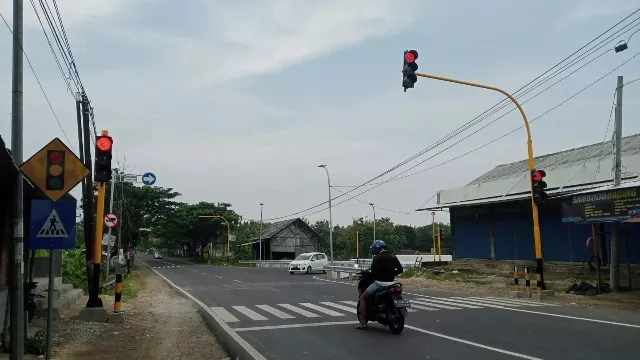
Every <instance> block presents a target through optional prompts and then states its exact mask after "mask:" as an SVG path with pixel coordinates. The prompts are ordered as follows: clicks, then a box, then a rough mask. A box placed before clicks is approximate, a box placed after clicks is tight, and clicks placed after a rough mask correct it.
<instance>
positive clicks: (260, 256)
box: [258, 203, 264, 261]
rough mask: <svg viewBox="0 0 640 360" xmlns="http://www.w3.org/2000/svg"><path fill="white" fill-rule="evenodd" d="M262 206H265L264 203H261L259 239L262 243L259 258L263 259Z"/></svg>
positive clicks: (260, 243)
mask: <svg viewBox="0 0 640 360" xmlns="http://www.w3.org/2000/svg"><path fill="white" fill-rule="evenodd" d="M262 206H264V204H263V203H260V239H258V240H259V245H260V255H258V260H261V261H262Z"/></svg>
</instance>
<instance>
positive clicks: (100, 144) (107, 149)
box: [93, 134, 113, 182]
mask: <svg viewBox="0 0 640 360" xmlns="http://www.w3.org/2000/svg"><path fill="white" fill-rule="evenodd" d="M112 149H113V138H112V137H111V136H109V135H106V134H102V135H100V136H98V138H97V139H96V162H95V169H94V175H93V178H94V181H96V182H107V181H111V157H112V156H111V150H112Z"/></svg>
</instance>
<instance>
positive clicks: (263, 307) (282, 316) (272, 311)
mask: <svg viewBox="0 0 640 360" xmlns="http://www.w3.org/2000/svg"><path fill="white" fill-rule="evenodd" d="M256 307H257V308H258V309H261V310H264V311H266V312H268V313H269V314H271V315H275V316H277V317H279V318H280V319H295V318H296V317H295V316H291V315H289V314H287V313H286V312H284V311H280V310H278V309H276V308H274V307H271V306H269V305H256Z"/></svg>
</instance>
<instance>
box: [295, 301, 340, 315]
mask: <svg viewBox="0 0 640 360" xmlns="http://www.w3.org/2000/svg"><path fill="white" fill-rule="evenodd" d="M300 305H302V306H306V307H308V308H311V309H313V310H316V311H319V312H321V313H325V314H327V315H329V316H344V315H345V314H343V313H339V312H337V311H333V310H331V309H327V308H323V307H322V306H318V305H315V304H311V303H300Z"/></svg>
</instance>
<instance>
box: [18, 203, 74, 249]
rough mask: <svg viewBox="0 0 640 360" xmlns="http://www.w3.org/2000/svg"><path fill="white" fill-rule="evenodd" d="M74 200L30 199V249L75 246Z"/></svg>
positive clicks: (70, 247)
mask: <svg viewBox="0 0 640 360" xmlns="http://www.w3.org/2000/svg"><path fill="white" fill-rule="evenodd" d="M76 205H77V201H75V200H59V201H56V202H53V201H51V200H31V219H30V220H31V221H30V230H31V231H30V236H29V247H30V248H31V249H32V250H35V249H46V250H57V249H73V248H74V247H75V246H76Z"/></svg>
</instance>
